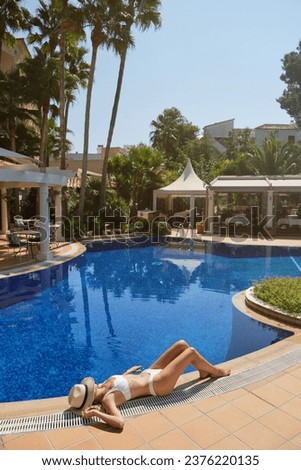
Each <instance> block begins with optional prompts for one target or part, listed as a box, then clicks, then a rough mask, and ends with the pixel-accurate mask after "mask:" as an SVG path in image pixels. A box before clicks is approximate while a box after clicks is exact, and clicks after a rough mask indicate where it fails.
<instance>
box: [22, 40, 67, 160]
mask: <svg viewBox="0 0 301 470" xmlns="http://www.w3.org/2000/svg"><path fill="white" fill-rule="evenodd" d="M35 52H36V55H35V56H33V57H31V58H28V59H26V60H25V61H24V62H22V63H21V64H20V68H21V70H22V76H21V80H22V82H23V83H24V92H25V94H26V100H27V102H29V103H30V102H31V103H32V104H33V105H35V106H36V108H37V110H38V116H39V123H38V125H39V129H40V138H41V142H40V161H41V162H42V164H43V165H44V166H47V165H48V156H47V152H46V150H47V135H48V120H49V117H50V113H52V114H53V113H57V103H58V102H59V68H58V58H57V57H51V56H50V55H49V54H45V53H44V52H43V50H42V49H35Z"/></svg>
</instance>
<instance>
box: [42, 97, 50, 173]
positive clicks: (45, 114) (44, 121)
mask: <svg viewBox="0 0 301 470" xmlns="http://www.w3.org/2000/svg"><path fill="white" fill-rule="evenodd" d="M48 112H49V102H47V103H45V104H44V105H43V109H42V123H41V147H40V161H41V162H42V163H43V165H44V166H45V167H46V166H47V164H48V161H47V160H48V157H47V155H46V147H47V145H46V142H47V134H48Z"/></svg>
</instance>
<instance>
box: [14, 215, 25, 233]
mask: <svg viewBox="0 0 301 470" xmlns="http://www.w3.org/2000/svg"><path fill="white" fill-rule="evenodd" d="M14 223H15V226H16V228H17V229H18V230H24V229H25V224H24V222H23V217H22V215H15V216H14Z"/></svg>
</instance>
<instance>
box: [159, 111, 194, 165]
mask: <svg viewBox="0 0 301 470" xmlns="http://www.w3.org/2000/svg"><path fill="white" fill-rule="evenodd" d="M151 127H152V128H153V130H152V131H151V133H150V141H151V144H152V146H153V147H154V148H155V149H157V150H160V151H161V152H164V154H165V156H166V157H167V158H168V159H169V166H170V167H173V162H174V161H178V160H181V149H182V148H183V147H184V145H186V144H187V143H188V142H189V141H190V140H194V139H196V138H197V136H198V133H199V128H198V127H197V126H195V125H193V124H192V123H190V122H189V121H188V120H187V119H186V118H185V117H184V116H183V115H182V114H181V112H180V111H179V110H178V109H177V108H169V109H165V110H164V111H163V113H161V114H159V116H158V117H157V120H153V121H152V122H151ZM181 163H182V162H181Z"/></svg>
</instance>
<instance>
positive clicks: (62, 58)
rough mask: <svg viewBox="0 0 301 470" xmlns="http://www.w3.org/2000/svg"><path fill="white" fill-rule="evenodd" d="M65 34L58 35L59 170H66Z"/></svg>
mask: <svg viewBox="0 0 301 470" xmlns="http://www.w3.org/2000/svg"><path fill="white" fill-rule="evenodd" d="M65 39H66V35H65V33H64V32H63V31H61V35H60V141H61V142H60V147H61V148H60V151H61V152H60V153H61V170H66V129H65V126H66V123H65V55H66V43H65Z"/></svg>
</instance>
